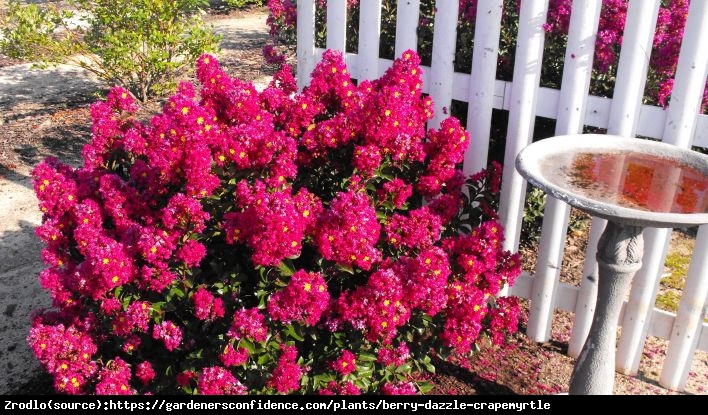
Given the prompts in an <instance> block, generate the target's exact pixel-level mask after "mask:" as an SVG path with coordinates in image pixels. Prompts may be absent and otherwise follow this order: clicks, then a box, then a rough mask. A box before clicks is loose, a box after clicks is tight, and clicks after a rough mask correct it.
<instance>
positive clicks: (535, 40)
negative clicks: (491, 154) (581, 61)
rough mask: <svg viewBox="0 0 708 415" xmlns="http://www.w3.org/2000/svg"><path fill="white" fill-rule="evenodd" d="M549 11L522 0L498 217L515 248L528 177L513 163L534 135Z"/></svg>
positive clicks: (507, 244) (509, 246) (535, 0)
mask: <svg viewBox="0 0 708 415" xmlns="http://www.w3.org/2000/svg"><path fill="white" fill-rule="evenodd" d="M547 11H548V0H528V1H523V2H521V9H520V10H519V34H518V37H517V42H516V55H515V63H514V81H513V83H512V85H511V107H510V108H509V127H508V130H507V135H506V149H505V152H504V171H503V174H502V187H501V199H500V203H499V217H500V219H501V223H502V225H503V226H504V231H505V233H506V239H505V240H504V249H506V250H509V251H512V252H515V251H517V250H518V248H519V235H520V234H521V218H522V216H523V214H524V199H525V196H526V181H525V180H524V179H523V178H522V177H521V175H520V174H519V173H518V172H517V171H516V169H515V167H514V164H515V161H516V156H517V155H518V154H519V152H520V151H521V149H523V148H524V147H526V146H527V145H528V144H529V143H530V142H531V139H532V137H533V127H534V124H535V121H536V97H537V96H538V88H539V81H540V79H541V63H542V59H543V42H544V30H543V24H544V23H545V22H546V14H547Z"/></svg>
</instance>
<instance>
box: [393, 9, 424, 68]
mask: <svg viewBox="0 0 708 415" xmlns="http://www.w3.org/2000/svg"><path fill="white" fill-rule="evenodd" d="M397 3H398V4H397V6H396V45H395V53H396V56H401V55H402V54H403V52H404V51H406V50H408V49H412V50H417V49H418V19H419V17H420V0H409V1H399V2H397Z"/></svg>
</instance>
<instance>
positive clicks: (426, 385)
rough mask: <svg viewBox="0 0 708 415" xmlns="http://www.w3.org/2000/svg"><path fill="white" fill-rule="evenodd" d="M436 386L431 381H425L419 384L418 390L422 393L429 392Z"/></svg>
mask: <svg viewBox="0 0 708 415" xmlns="http://www.w3.org/2000/svg"><path fill="white" fill-rule="evenodd" d="M434 388H435V385H434V384H432V383H430V382H423V383H419V384H418V390H420V393H428V392H430V391H431V390H433V389H434Z"/></svg>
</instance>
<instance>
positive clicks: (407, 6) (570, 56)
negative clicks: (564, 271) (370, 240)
mask: <svg viewBox="0 0 708 415" xmlns="http://www.w3.org/2000/svg"><path fill="white" fill-rule="evenodd" d="M315 3H316V2H315V1H313V0H301V1H298V2H297V11H298V21H297V36H298V44H297V55H298V56H297V58H298V66H297V68H298V74H297V76H298V86H299V87H300V88H302V87H304V86H306V85H307V84H308V82H309V74H310V72H311V71H312V69H313V67H314V64H315V62H317V61H318V60H320V59H321V56H322V53H323V52H324V49H320V48H316V47H315V38H314V36H315V7H317V6H316V4H315ZM346 3H347V2H346V1H344V0H330V1H328V2H327V19H328V31H327V47H328V48H333V49H338V50H343V49H344V45H345V44H346V35H347V33H346V27H345V26H346V24H345V23H344V22H346V13H347V10H346ZM381 3H382V2H381V1H378V0H361V1H360V7H361V13H360V20H359V25H360V27H359V31H358V33H359V35H360V38H359V45H358V50H359V54H352V53H346V54H345V59H346V63H347V66H348V68H349V71H350V73H351V76H352V78H354V79H359V80H363V79H373V78H377V77H379V76H381V75H383V73H384V72H385V71H386V69H388V68H389V67H390V66H391V65H392V64H393V62H392V61H391V60H388V59H381V58H378V48H379V42H380V30H381V29H380V24H381ZM420 3H421V2H420V0H411V1H399V2H397V7H396V13H397V22H396V39H395V53H396V56H400V55H401V53H402V52H403V51H404V50H406V49H415V48H416V45H417V43H418V39H417V32H416V28H417V25H418V21H419V17H420ZM707 3H708V2H706V1H697V0H694V1H693V2H691V5H690V9H689V14H688V20H687V23H686V28H685V33H684V39H683V41H682V44H681V52H680V56H679V61H678V68H677V73H676V76H675V79H674V90H673V94H672V97H671V105H670V106H669V107H668V108H667V109H664V108H660V107H656V106H652V105H645V104H641V99H642V96H643V92H644V84H645V82H646V78H647V65H648V63H649V62H648V60H649V56H650V55H651V47H652V39H653V35H654V28H655V25H656V21H657V13H658V8H659V5H660V0H630V2H629V7H628V10H627V23H626V25H625V30H624V35H623V42H624V44H623V47H622V50H621V52H620V55H619V64H618V71H617V82H616V86H615V91H614V95H615V96H614V98H605V97H598V96H592V95H589V94H588V85H589V82H590V79H589V78H590V72H591V68H592V59H593V55H594V43H595V42H594V41H595V37H596V35H597V30H598V20H599V18H600V8H601V0H574V1H573V4H572V13H571V20H570V29H569V35H568V46H567V50H566V57H565V61H566V62H565V65H564V71H563V80H562V81H563V82H562V88H561V90H556V89H552V88H544V87H540V86H539V78H540V68H541V62H542V57H543V56H542V53H543V44H544V31H543V24H544V23H545V22H546V13H547V9H548V0H527V1H524V2H521V8H520V10H519V37H518V39H517V48H516V52H515V56H516V60H515V65H516V67H515V68H514V82H507V81H502V80H498V79H496V65H497V56H498V45H499V38H500V32H501V16H502V6H503V0H479V1H478V6H477V7H478V9H477V17H476V22H475V27H476V30H475V34H474V37H475V39H474V44H475V45H477V47H475V48H474V50H473V51H472V52H473V55H472V56H473V60H472V71H471V74H466V73H458V72H454V65H453V63H454V57H455V48H456V47H457V46H456V45H455V39H456V22H457V19H458V2H437V3H436V6H437V9H436V16H435V20H434V24H433V26H434V32H433V33H434V34H433V49H432V56H433V59H432V65H431V66H432V67H426V66H422V69H423V92H424V93H428V94H430V95H431V96H432V98H433V100H434V101H435V104H436V107H435V110H436V111H435V113H436V118H435V119H434V120H432V121H431V123H430V125H429V126H431V127H433V126H435V125H437V124H439V122H440V121H441V120H442V115H443V111H442V109H443V108H450V104H451V101H452V100H457V101H462V102H467V103H469V106H468V113H467V116H468V122H467V128H468V130H470V132H471V135H472V137H473V140H471V143H472V144H471V145H473V146H474V151H468V152H467V154H466V156H465V161H464V166H463V170H464V172H465V173H466V174H470V173H473V172H476V171H478V170H479V169H481V168H483V167H485V166H486V163H487V150H488V148H489V142H490V131H491V128H490V127H491V118H492V110H493V109H497V110H506V111H509V128H508V130H509V132H508V136H507V148H506V160H505V164H506V165H507V167H506V168H505V170H504V175H503V178H502V200H501V206H502V209H500V214H501V217H502V219H503V221H504V225H505V227H507V238H508V241H506V242H505V248H506V249H511V250H516V249H517V248H518V243H519V232H520V225H519V224H520V218H521V217H522V215H523V210H522V209H523V202H524V197H525V191H524V189H525V182H524V181H520V178H519V176H518V174H517V173H516V172H515V170H514V169H513V163H512V162H510V160H513V158H514V157H515V156H516V154H517V153H518V151H520V150H521V148H522V147H524V146H525V145H526V144H528V143H530V141H531V134H532V132H533V127H534V121H535V118H536V117H545V118H551V119H555V120H557V124H556V134H558V135H563V134H573V133H578V132H581V131H582V129H583V127H585V126H589V127H597V128H604V129H607V131H608V133H611V134H618V135H625V136H642V137H648V138H653V139H658V140H662V141H664V142H668V143H670V144H674V145H678V146H681V147H684V148H689V147H690V146H696V147H703V148H708V115H705V114H700V113H699V109H700V102H701V98H702V94H703V88H704V87H705V81H706V73H707V72H708V48H706V47H705V45H706V44H708V5H707ZM568 214H569V209H568V207H567V205H565V204H564V203H562V202H559V201H554V200H549V201H548V202H547V206H546V211H545V215H544V223H543V228H542V235H541V243H540V249H539V264H538V268H537V269H536V270H535V275H530V274H528V273H525V272H524V273H522V275H521V276H520V277H519V279H518V280H517V282H516V284H515V285H514V287H513V288H512V289H511V293H512V294H514V295H517V296H519V297H523V298H528V299H530V300H531V302H532V306H531V311H530V317H529V327H528V330H527V334H528V335H529V337H530V338H532V339H533V340H536V341H545V340H547V339H548V337H549V336H550V327H551V322H552V318H553V311H554V310H564V311H569V312H571V313H575V322H574V326H573V332H572V336H571V339H570V343H569V347H568V352H569V354H570V355H571V356H575V357H577V354H578V353H579V351H580V348H581V347H582V344H583V342H584V339H585V336H586V335H587V330H588V329H589V323H590V321H591V318H592V315H593V312H594V306H595V305H594V302H595V297H596V286H594V285H593V284H592V283H588V282H587V280H588V278H583V283H582V285H581V286H580V287H576V286H572V285H568V284H565V283H560V282H559V273H560V271H559V269H560V262H561V259H562V254H563V249H564V245H565V242H564V241H565V234H566V230H567V223H568ZM603 227H604V223H603V222H602V221H599V220H593V225H592V229H591V231H590V240H589V242H588V246H589V247H590V248H589V249H588V252H587V253H586V264H585V269H584V270H583V275H592V274H595V275H596V272H597V271H596V264H595V261H594V256H595V254H594V249H593V247H595V245H596V244H597V238H599V235H600V233H601V231H602V228H603ZM669 236H670V232H669V231H667V230H657V229H647V231H646V232H645V238H646V239H647V242H648V243H647V245H648V248H647V249H646V250H645V259H644V261H643V262H644V263H645V265H644V267H643V269H642V270H641V271H640V272H639V273H638V274H637V276H636V277H635V281H634V283H633V287H632V292H631V293H630V296H629V299H628V301H627V302H625V304H624V306H623V309H622V314H621V316H620V319H619V324H620V326H622V328H623V329H622V336H621V337H620V341H619V349H618V353H617V361H616V368H617V370H618V371H620V372H623V373H629V374H634V373H636V372H637V369H638V365H639V357H640V356H641V354H642V350H643V347H644V341H645V339H646V337H647V336H655V337H658V338H662V339H666V340H669V341H670V342H669V348H668V352H667V358H666V360H665V362H664V366H663V368H662V373H661V379H660V383H661V384H662V385H663V386H665V387H667V388H671V389H676V390H681V389H683V387H684V386H685V382H686V378H687V375H688V371H689V369H690V366H691V362H692V359H693V355H694V351H695V350H702V351H708V323H706V322H704V316H705V314H706V313H705V311H706V310H705V306H706V297H708V263H707V261H708V259H706V258H707V257H706V255H705V250H706V249H708V227H707V226H701V227H700V228H699V232H698V237H697V242H696V248H695V252H698V254H697V255H694V257H693V258H692V261H691V266H690V269H689V273H688V274H689V275H688V277H687V281H686V288H685V293H684V295H683V297H682V299H681V303H680V307H679V311H678V316H677V315H676V314H673V313H669V312H666V311H662V310H659V309H657V308H655V307H654V303H655V301H656V295H657V292H658V286H659V280H660V277H661V272H662V270H663V265H664V260H665V255H666V250H667V243H668V239H669ZM647 256H649V257H647Z"/></svg>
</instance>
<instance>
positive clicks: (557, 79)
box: [264, 0, 708, 132]
mask: <svg viewBox="0 0 708 415" xmlns="http://www.w3.org/2000/svg"><path fill="white" fill-rule="evenodd" d="M326 3H327V2H326V0H318V1H317V6H318V7H317V19H318V20H319V21H322V20H324V19H325V18H326V13H325V8H326ZM395 3H396V2H393V1H388V0H386V1H383V2H382V7H383V9H384V12H383V13H382V21H381V36H382V42H381V46H380V50H381V54H382V55H383V56H382V57H390V56H388V55H390V54H391V53H392V50H393V39H394V35H393V34H394V33H395V27H396V20H395V18H396V16H395V9H396V4H395ZM503 3H504V13H503V16H502V28H501V36H500V44H499V64H498V70H497V76H498V77H499V78H500V79H505V80H511V74H512V73H513V65H514V53H515V47H516V36H517V26H518V11H519V7H520V4H521V2H520V1H518V0H504V2H503ZM267 4H268V8H269V10H270V16H269V18H268V24H269V26H270V33H271V36H272V37H273V42H272V44H270V45H268V46H267V48H266V49H265V50H264V53H265V55H266V57H268V58H269V61H270V62H272V63H281V62H284V56H283V55H281V54H278V53H277V52H276V50H277V48H276V47H275V45H294V44H295V41H296V37H295V33H296V30H295V29H296V24H297V10H296V2H295V1H293V0H269V1H268V2H267ZM689 4H690V0H667V1H663V2H662V5H661V7H660V9H659V17H658V21H657V26H656V32H655V35H654V42H653V50H652V55H651V61H650V65H649V74H648V80H647V87H646V97H645V99H646V100H647V102H648V103H651V104H658V105H661V106H662V107H663V106H666V105H668V100H669V97H670V96H671V90H672V89H673V77H674V74H675V72H676V64H677V62H678V56H679V51H680V48H681V40H682V39H683V30H684V26H685V25H686V18H687V16H688V6H689ZM627 6H628V0H603V2H602V10H601V14H600V22H599V26H598V35H597V40H596V42H595V56H594V66H595V71H594V73H593V79H594V81H595V82H594V83H593V84H592V85H591V88H592V91H591V92H592V94H594V95H599V96H611V94H612V85H613V82H614V76H615V72H616V64H617V56H618V53H619V51H620V47H621V45H622V38H623V35H624V24H625V21H626V18H627ZM347 7H348V8H349V10H348V14H349V15H352V16H353V17H354V18H352V19H349V22H348V24H349V29H350V30H348V34H350V36H348V39H347V41H348V43H347V50H354V49H355V48H356V44H357V38H356V36H357V35H356V33H357V32H358V30H357V29H356V28H358V18H356V17H357V16H358V2H357V1H348V2H347ZM571 9H572V0H550V1H549V5H548V15H547V18H546V19H547V22H546V24H545V25H544V29H545V30H546V43H545V51H544V68H543V74H542V82H543V84H544V86H547V87H551V88H556V89H558V88H560V83H561V78H562V70H563V60H564V59H565V45H566V39H567V34H568V27H569V24H570V13H571ZM434 15H435V2H433V1H421V7H420V26H419V28H418V49H419V51H420V54H421V56H423V57H426V58H427V59H430V55H431V54H432V35H433V19H434ZM459 16H460V18H459V22H458V33H457V35H458V36H457V45H458V48H457V50H456V56H455V69H456V70H457V71H458V72H467V73H469V72H470V64H471V61H472V49H473V37H474V28H475V19H476V16H477V0H463V1H460V2H459ZM325 33H326V32H324V31H317V32H316V36H317V38H318V41H320V42H321V41H322V39H324V36H325ZM707 110H708V83H707V84H706V89H705V90H704V97H703V104H702V112H703V113H706V111H707ZM551 132H552V129H551Z"/></svg>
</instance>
